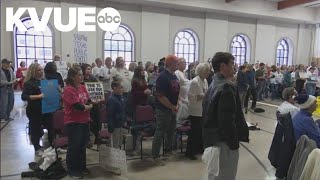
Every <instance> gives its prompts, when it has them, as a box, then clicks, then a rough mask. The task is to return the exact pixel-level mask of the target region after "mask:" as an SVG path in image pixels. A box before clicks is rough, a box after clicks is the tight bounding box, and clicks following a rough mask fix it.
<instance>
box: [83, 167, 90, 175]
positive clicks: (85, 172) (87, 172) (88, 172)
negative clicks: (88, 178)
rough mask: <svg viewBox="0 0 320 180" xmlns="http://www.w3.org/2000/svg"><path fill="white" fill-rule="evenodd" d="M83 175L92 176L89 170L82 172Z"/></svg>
mask: <svg viewBox="0 0 320 180" xmlns="http://www.w3.org/2000/svg"><path fill="white" fill-rule="evenodd" d="M82 174H83V175H88V174H90V171H89V169H87V168H86V169H85V170H83V171H82Z"/></svg>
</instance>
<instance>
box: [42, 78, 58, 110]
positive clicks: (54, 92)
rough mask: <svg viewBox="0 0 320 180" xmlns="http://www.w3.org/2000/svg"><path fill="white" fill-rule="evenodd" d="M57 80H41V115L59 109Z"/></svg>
mask: <svg viewBox="0 0 320 180" xmlns="http://www.w3.org/2000/svg"><path fill="white" fill-rule="evenodd" d="M58 87H59V85H58V80H57V79H52V80H41V92H42V94H43V98H42V114H44V113H51V112H55V111H56V110H58V109H59V107H60V93H59V89H58Z"/></svg>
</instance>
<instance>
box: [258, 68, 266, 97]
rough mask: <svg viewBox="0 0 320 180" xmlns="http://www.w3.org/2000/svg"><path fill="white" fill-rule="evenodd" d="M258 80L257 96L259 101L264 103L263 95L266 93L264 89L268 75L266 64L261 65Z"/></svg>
mask: <svg viewBox="0 0 320 180" xmlns="http://www.w3.org/2000/svg"><path fill="white" fill-rule="evenodd" d="M256 79H257V94H258V100H260V101H262V100H263V98H262V95H263V93H264V89H265V86H266V73H265V64H264V63H260V65H259V69H258V70H257V71H256Z"/></svg>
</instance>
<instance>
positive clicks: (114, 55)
mask: <svg viewBox="0 0 320 180" xmlns="http://www.w3.org/2000/svg"><path fill="white" fill-rule="evenodd" d="M117 57H118V52H117V51H112V52H111V58H112V59H116V58H117Z"/></svg>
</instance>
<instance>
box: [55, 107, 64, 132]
mask: <svg viewBox="0 0 320 180" xmlns="http://www.w3.org/2000/svg"><path fill="white" fill-rule="evenodd" d="M52 121H53V128H54V129H55V130H62V131H63V129H64V111H63V110H58V111H56V112H55V113H53V118H52Z"/></svg>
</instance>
